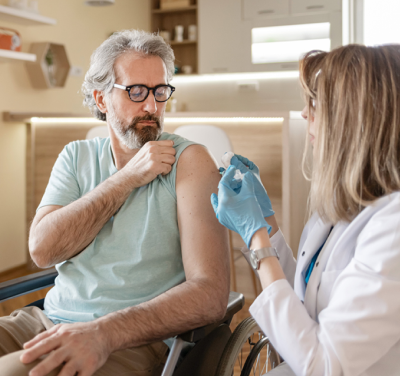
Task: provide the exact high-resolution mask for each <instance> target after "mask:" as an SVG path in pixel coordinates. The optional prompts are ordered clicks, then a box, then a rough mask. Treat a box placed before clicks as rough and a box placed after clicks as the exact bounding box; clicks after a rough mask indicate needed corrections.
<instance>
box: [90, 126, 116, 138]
mask: <svg viewBox="0 0 400 376" xmlns="http://www.w3.org/2000/svg"><path fill="white" fill-rule="evenodd" d="M109 136H110V135H109V134H108V127H107V125H99V126H97V127H94V128H91V129H90V130H89V132H88V133H86V140H91V139H93V138H96V137H100V138H106V137H109Z"/></svg>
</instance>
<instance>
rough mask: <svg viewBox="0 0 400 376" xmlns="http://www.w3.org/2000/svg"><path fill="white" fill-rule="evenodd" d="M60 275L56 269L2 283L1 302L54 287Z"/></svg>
mask: <svg viewBox="0 0 400 376" xmlns="http://www.w3.org/2000/svg"><path fill="white" fill-rule="evenodd" d="M57 275H58V272H57V270H55V269H54V268H51V269H48V270H44V271H42V272H39V273H34V274H30V275H27V276H26V277H21V278H15V279H12V280H10V281H6V282H2V283H0V302H4V301H6V300H8V299H13V298H16V297H17V296H22V295H26V294H29V293H31V292H34V291H37V290H41V289H44V288H46V287H50V286H53V285H54V280H55V279H56V277H57Z"/></svg>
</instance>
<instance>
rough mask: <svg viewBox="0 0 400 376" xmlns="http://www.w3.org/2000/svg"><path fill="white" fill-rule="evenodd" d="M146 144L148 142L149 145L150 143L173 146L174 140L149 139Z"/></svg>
mask: <svg viewBox="0 0 400 376" xmlns="http://www.w3.org/2000/svg"><path fill="white" fill-rule="evenodd" d="M148 144H149V146H152V145H160V146H174V141H172V140H163V141H149V142H148Z"/></svg>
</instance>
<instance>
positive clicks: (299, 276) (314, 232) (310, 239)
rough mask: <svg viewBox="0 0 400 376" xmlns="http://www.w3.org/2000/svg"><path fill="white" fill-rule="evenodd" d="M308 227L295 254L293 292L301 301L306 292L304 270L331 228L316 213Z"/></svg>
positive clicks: (330, 225)
mask: <svg viewBox="0 0 400 376" xmlns="http://www.w3.org/2000/svg"><path fill="white" fill-rule="evenodd" d="M308 225H309V226H310V228H309V229H307V230H308V231H307V232H308V236H307V239H306V240H305V242H304V243H303V244H302V246H301V248H300V249H299V252H298V254H297V268H296V275H295V278H294V286H295V292H296V294H297V296H298V297H299V298H300V299H301V300H302V301H304V296H305V291H306V284H305V280H304V279H305V272H306V269H307V267H308V265H309V264H310V262H311V259H312V258H313V256H314V255H315V253H316V252H317V251H318V249H319V248H320V247H321V245H322V244H323V243H324V241H325V240H326V238H327V236H328V234H329V231H330V229H331V228H332V224H331V223H327V222H324V221H323V220H322V219H321V218H320V217H319V216H318V214H316V213H314V214H313V216H312V217H311V218H310V221H309V224H308Z"/></svg>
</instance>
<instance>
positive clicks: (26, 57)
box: [0, 49, 36, 62]
mask: <svg viewBox="0 0 400 376" xmlns="http://www.w3.org/2000/svg"><path fill="white" fill-rule="evenodd" d="M10 61H13V62H16V61H21V62H24V61H31V62H35V61H36V55H35V54H27V53H26V52H16V51H9V50H1V49H0V62H10Z"/></svg>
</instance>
